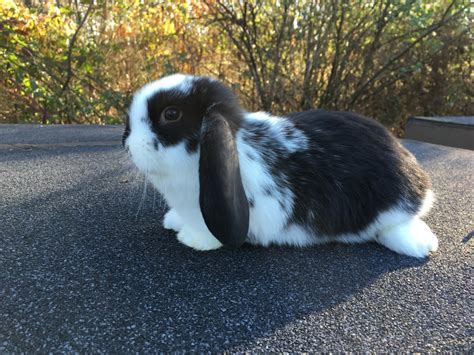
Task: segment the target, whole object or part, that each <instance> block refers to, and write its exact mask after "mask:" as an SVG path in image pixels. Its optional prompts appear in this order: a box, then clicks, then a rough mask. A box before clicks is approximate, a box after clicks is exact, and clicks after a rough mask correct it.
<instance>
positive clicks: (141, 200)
mask: <svg viewBox="0 0 474 355" xmlns="http://www.w3.org/2000/svg"><path fill="white" fill-rule="evenodd" d="M147 175H148V174H147V173H145V176H144V182H143V183H144V185H143V193H142V198H141V199H140V203H139V205H138V210H137V213H136V214H135V220H137V219H138V215H139V213H140V211H141V209H142V206H143V202H144V201H145V199H146V190H147V181H148V179H147Z"/></svg>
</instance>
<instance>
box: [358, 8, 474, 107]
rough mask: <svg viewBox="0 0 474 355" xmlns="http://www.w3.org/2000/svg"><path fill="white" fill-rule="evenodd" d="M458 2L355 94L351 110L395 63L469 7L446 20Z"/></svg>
mask: <svg viewBox="0 0 474 355" xmlns="http://www.w3.org/2000/svg"><path fill="white" fill-rule="evenodd" d="M455 2H456V0H453V1H452V2H451V3H450V4H449V6H448V7H447V9H446V11H445V12H444V14H443V16H442V17H441V20H440V21H439V22H438V23H435V24H433V25H432V26H431V27H430V28H429V29H428V30H427V31H426V32H425V33H423V34H422V35H421V36H420V37H418V38H417V39H416V40H415V41H414V42H413V43H411V44H410V45H409V46H407V47H406V48H405V49H404V50H402V51H401V52H400V53H398V54H397V55H396V56H394V57H393V58H391V59H390V60H389V61H388V62H387V63H386V64H385V65H384V66H383V67H382V68H380V69H379V70H378V71H377V72H376V73H375V74H374V75H373V76H372V77H371V78H370V79H369V80H367V81H366V82H365V83H364V84H363V85H361V86H360V87H359V88H358V89H357V90H356V91H355V92H354V94H353V96H352V100H351V101H350V103H349V108H351V107H353V106H354V104H355V103H356V102H357V100H358V99H359V98H360V96H361V95H362V93H363V92H364V90H365V89H366V88H368V87H369V86H370V85H371V84H372V83H373V82H374V81H375V80H377V79H378V78H379V76H380V75H381V74H383V73H384V72H385V71H386V70H387V69H388V68H390V67H391V66H392V65H393V64H394V63H396V62H397V61H398V60H399V59H400V58H402V57H403V56H404V55H405V54H407V53H408V52H409V51H410V50H411V49H412V48H413V47H415V46H416V45H417V44H418V43H420V42H422V41H423V40H424V39H425V38H426V37H427V36H429V35H430V34H431V33H432V32H434V31H436V30H437V29H438V28H440V27H442V26H444V25H445V24H447V23H448V22H450V21H451V20H452V19H454V18H456V17H457V16H458V15H459V14H461V13H462V12H463V11H464V10H465V9H466V8H467V7H466V6H465V7H463V8H462V9H461V10H459V11H458V12H456V13H455V14H454V15H452V16H450V17H449V18H446V16H447V14H448V12H449V10H451V8H452V7H453V6H454V3H455Z"/></svg>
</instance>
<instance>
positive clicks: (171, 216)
mask: <svg viewBox="0 0 474 355" xmlns="http://www.w3.org/2000/svg"><path fill="white" fill-rule="evenodd" d="M163 227H165V228H166V229H172V230H174V231H176V232H179V231H180V230H181V228H182V227H183V221H182V220H181V217H180V216H179V215H178V213H177V212H176V211H175V210H173V209H171V210H169V211H168V212H167V213H166V214H165V217H164V218H163Z"/></svg>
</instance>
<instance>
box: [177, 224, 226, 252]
mask: <svg viewBox="0 0 474 355" xmlns="http://www.w3.org/2000/svg"><path fill="white" fill-rule="evenodd" d="M178 240H179V241H180V242H181V243H183V244H184V245H186V246H188V247H191V248H193V249H195V250H201V251H205V250H214V249H219V248H220V247H222V244H221V242H219V241H218V240H217V239H216V238H215V237H214V236H213V235H212V234H211V233H209V232H202V231H200V232H195V231H194V230H191V229H189V228H186V227H184V228H183V229H181V231H180V232H179V233H178Z"/></svg>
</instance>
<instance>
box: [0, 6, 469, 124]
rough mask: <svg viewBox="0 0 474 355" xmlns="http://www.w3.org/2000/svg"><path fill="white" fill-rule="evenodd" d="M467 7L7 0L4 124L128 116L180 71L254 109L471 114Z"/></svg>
mask: <svg viewBox="0 0 474 355" xmlns="http://www.w3.org/2000/svg"><path fill="white" fill-rule="evenodd" d="M469 31H470V29H469V1H468V0H464V1H456V0H453V1H445V0H438V1H429V2H427V1H419V0H381V1H358V0H351V1H349V0H341V1H321V0H301V1H290V0H279V1H274V0H264V1H256V0H254V1H231V0H225V1H224V0H222V1H219V0H207V1H206V0H205V1H198V0H179V1H173V0H160V1H158V2H155V3H153V4H147V2H143V1H138V0H101V1H95V2H91V1H82V2H72V1H70V0H68V1H62V0H61V1H55V2H52V1H46V2H37V1H35V0H30V1H27V2H26V1H25V2H24V3H21V2H20V3H18V2H14V1H12V0H0V119H1V120H2V121H3V122H42V123H96V124H106V123H109V124H110V123H120V122H121V121H122V119H123V117H124V115H125V114H126V107H127V105H128V103H129V101H130V98H131V94H132V93H133V91H134V90H136V89H137V88H138V87H139V86H141V85H143V84H144V83H146V82H148V81H150V80H153V79H156V78H158V77H160V76H163V75H166V74H170V73H173V72H177V71H180V72H186V73H192V74H204V75H213V76H217V77H219V78H220V79H221V80H224V81H225V82H227V83H228V84H229V85H231V86H232V88H233V89H234V90H235V91H237V92H238V93H239V94H240V96H241V98H242V101H243V104H244V106H245V107H247V108H248V109H249V110H268V111H272V112H273V113H275V114H283V113H285V112H288V111H295V110H302V109H307V108H311V107H324V108H329V109H339V110H354V111H358V112H360V113H363V114H366V115H369V116H372V117H375V118H377V119H379V120H380V121H382V122H383V123H384V124H386V125H387V126H389V127H391V128H392V129H393V130H394V131H395V132H396V133H399V132H401V131H402V129H403V126H404V123H405V119H406V118H407V117H408V116H410V115H459V114H464V115H472V114H473V113H474V108H473V106H472V102H473V101H474V100H473V98H472V95H473V84H472V82H473V80H472V68H471V65H472V55H471V53H472V47H471V45H470V43H471V42H470V35H471V33H470V32H469Z"/></svg>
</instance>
